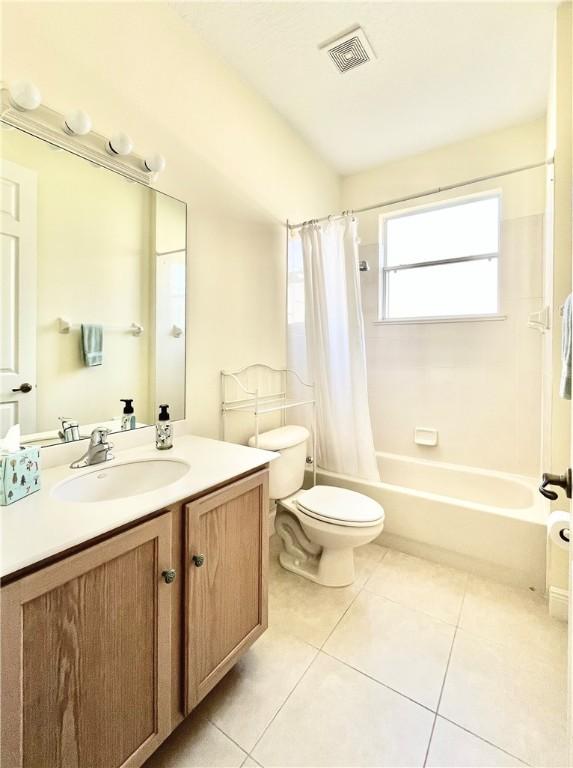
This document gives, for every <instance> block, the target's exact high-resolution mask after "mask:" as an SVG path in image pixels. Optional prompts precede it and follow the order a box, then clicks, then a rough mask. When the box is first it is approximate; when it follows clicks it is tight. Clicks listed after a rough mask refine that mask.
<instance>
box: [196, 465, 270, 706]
mask: <svg viewBox="0 0 573 768" xmlns="http://www.w3.org/2000/svg"><path fill="white" fill-rule="evenodd" d="M184 516H185V533H184V551H185V555H184V567H185V578H186V580H185V598H184V600H185V612H184V615H185V621H184V647H185V714H186V715H187V714H189V712H190V711H191V710H192V709H193V708H194V707H195V706H197V704H198V703H199V701H201V699H202V698H203V697H204V696H205V695H206V694H207V693H208V692H209V691H210V690H211V688H213V686H214V685H216V683H218V682H219V680H220V679H221V678H222V677H223V676H224V675H225V674H226V673H227V672H228V671H229V669H230V668H231V667H232V666H233V664H234V663H235V662H236V661H237V659H238V657H239V656H240V655H241V654H242V653H243V652H244V651H245V650H246V649H247V648H248V647H249V646H250V645H251V644H252V643H253V642H254V641H255V640H256V639H257V638H258V637H259V636H260V635H261V634H262V633H263V632H264V631H265V629H266V628H267V569H268V537H269V534H268V528H267V526H268V472H266V471H264V472H258V473H257V474H255V475H252V476H250V477H247V478H245V479H244V480H241V481H239V482H237V483H234V484H233V485H232V486H230V487H229V488H223V489H222V490H220V491H217V492H216V493H212V494H209V495H208V496H204V497H203V498H201V499H197V500H196V501H193V502H191V503H190V504H187V505H186V507H185V513H184Z"/></svg>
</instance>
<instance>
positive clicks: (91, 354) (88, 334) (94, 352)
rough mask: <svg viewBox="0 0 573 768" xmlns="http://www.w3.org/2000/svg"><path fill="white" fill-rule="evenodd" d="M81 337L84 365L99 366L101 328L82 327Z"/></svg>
mask: <svg viewBox="0 0 573 768" xmlns="http://www.w3.org/2000/svg"><path fill="white" fill-rule="evenodd" d="M81 337H82V355H83V359H84V365H86V366H92V365H101V364H102V363H103V327H102V326H101V325H82V333H81Z"/></svg>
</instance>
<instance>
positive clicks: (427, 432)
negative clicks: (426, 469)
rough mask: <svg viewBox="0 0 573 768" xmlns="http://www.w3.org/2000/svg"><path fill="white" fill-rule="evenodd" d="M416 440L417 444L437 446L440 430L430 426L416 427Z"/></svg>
mask: <svg viewBox="0 0 573 768" xmlns="http://www.w3.org/2000/svg"><path fill="white" fill-rule="evenodd" d="M414 442H415V443H416V445H430V446H435V445H437V444H438V430H437V429H429V428H428V427H416V428H415V429H414Z"/></svg>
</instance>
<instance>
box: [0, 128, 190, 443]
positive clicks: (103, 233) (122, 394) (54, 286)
mask: <svg viewBox="0 0 573 768" xmlns="http://www.w3.org/2000/svg"><path fill="white" fill-rule="evenodd" d="M1 139H2V153H1V174H0V176H1V205H0V213H1V225H2V229H1V231H0V235H1V264H0V282H1V284H0V291H1V294H0V295H1V307H0V310H1V314H0V318H1V324H2V326H1V331H0V333H1V337H0V342H1V348H0V359H1V382H0V387H1V389H0V426H1V432H2V434H5V432H6V431H7V429H8V428H9V427H10V426H11V425H12V424H17V423H19V424H20V427H21V431H22V435H23V440H22V441H23V442H24V443H27V444H32V443H34V444H37V445H43V446H45V445H53V444H58V443H61V442H63V441H64V440H65V441H69V440H72V439H83V438H86V437H89V435H90V433H91V430H92V429H93V428H94V426H99V425H105V426H107V427H109V428H110V429H111V430H112V431H113V432H116V431H120V430H121V429H122V415H123V410H124V407H125V406H124V403H123V402H122V399H130V400H133V410H134V414H133V415H134V416H135V425H136V427H140V426H147V425H149V424H153V423H154V422H155V417H156V414H157V410H158V405H159V404H160V403H168V404H169V406H170V413H171V416H172V418H173V419H174V420H176V419H183V418H184V417H185V285H186V248H187V244H186V222H187V210H186V205H185V203H184V202H182V201H180V200H176V199H175V198H173V197H170V196H168V195H165V194H163V193H162V192H158V191H157V190H155V189H152V188H150V187H148V186H146V185H144V184H140V183H137V182H132V181H130V180H128V179H126V178H125V177H123V176H122V175H121V174H118V173H115V172H113V171H110V170H107V169H105V168H102V167H99V166H96V165H94V164H93V163H91V162H88V161H87V160H85V159H83V158H81V157H79V156H77V155H75V154H72V153H71V152H67V151H65V150H60V149H58V148H56V147H54V146H52V145H51V144H49V143H47V142H45V141H43V140H40V139H37V138H36V137H34V136H31V135H29V134H26V133H24V132H22V131H19V130H16V129H10V130H2V135H1ZM82 326H83V327H82ZM100 338H101V344H100V343H99V339H100ZM126 421H127V420H126ZM131 424H133V422H131ZM131 424H130V425H131ZM70 425H72V426H70ZM74 425H77V426H74ZM124 426H126V425H124Z"/></svg>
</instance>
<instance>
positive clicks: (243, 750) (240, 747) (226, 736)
mask: <svg viewBox="0 0 573 768" xmlns="http://www.w3.org/2000/svg"><path fill="white" fill-rule="evenodd" d="M203 718H204V719H205V720H207V722H209V723H211V725H212V726H213V728H216V729H217V730H218V731H219V733H222V734H223V736H225V738H227V739H229V741H232V742H233V744H234V745H235V746H236V747H238V748H239V749H240V750H241V752H244V753H245V757H244V759H243V763H244V762H245V760H246V759H247V757H249V753H248V751H247V750H246V749H245V748H244V747H242V746H241V745H240V744H239V742H238V741H235V739H234V738H233V737H232V736H229V734H228V733H226V732H225V731H224V730H223V729H222V728H221V726H220V725H217V723H215V722H214V721H213V720H211V718H209V717H206V716H205V715H203ZM243 763H241V765H242V764H243Z"/></svg>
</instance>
